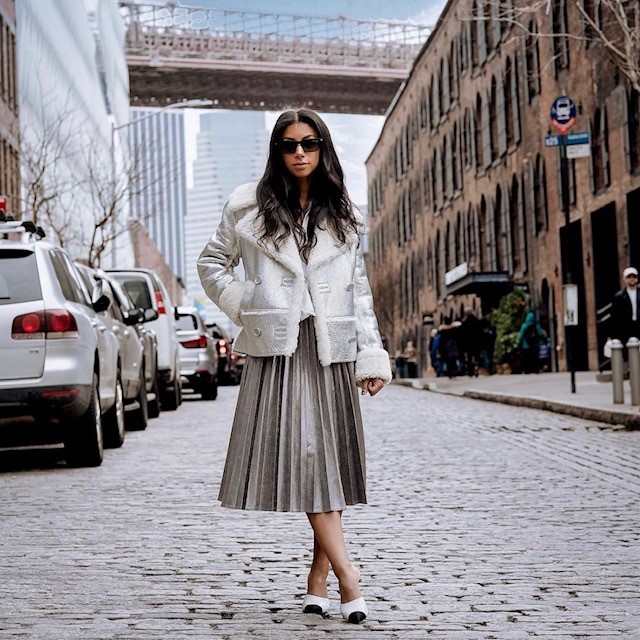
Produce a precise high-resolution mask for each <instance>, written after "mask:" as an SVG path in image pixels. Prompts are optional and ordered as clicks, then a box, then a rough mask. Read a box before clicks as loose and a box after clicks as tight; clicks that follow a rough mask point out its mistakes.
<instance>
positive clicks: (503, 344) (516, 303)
mask: <svg viewBox="0 0 640 640" xmlns="http://www.w3.org/2000/svg"><path fill="white" fill-rule="evenodd" d="M529 311H531V299H530V296H529V295H528V294H527V293H526V292H525V291H524V289H522V288H519V287H518V288H516V289H514V290H513V291H512V292H511V293H508V294H507V295H506V296H504V297H503V298H502V299H501V300H500V304H499V305H498V308H497V309H493V310H492V311H491V313H490V315H489V319H490V322H491V324H492V325H493V326H494V327H495V329H496V346H495V352H494V358H495V361H496V362H510V361H511V360H512V359H513V357H514V356H515V355H516V352H517V349H518V337H519V334H520V326H521V325H522V323H523V322H524V319H525V317H526V315H527V313H528V312H529Z"/></svg>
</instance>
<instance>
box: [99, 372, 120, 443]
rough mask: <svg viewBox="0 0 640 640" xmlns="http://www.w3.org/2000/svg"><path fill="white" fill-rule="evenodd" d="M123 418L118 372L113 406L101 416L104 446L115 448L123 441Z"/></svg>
mask: <svg viewBox="0 0 640 640" xmlns="http://www.w3.org/2000/svg"><path fill="white" fill-rule="evenodd" d="M124 422H125V418H124V392H123V391H122V378H121V377H120V373H118V377H117V379H116V401H115V402H114V403H113V407H111V409H109V411H107V412H106V413H105V414H104V417H103V418H102V429H103V432H104V446H105V447H109V448H111V449H117V448H118V447H121V446H122V445H123V443H124V434H125V425H124Z"/></svg>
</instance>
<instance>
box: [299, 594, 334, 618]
mask: <svg viewBox="0 0 640 640" xmlns="http://www.w3.org/2000/svg"><path fill="white" fill-rule="evenodd" d="M328 611H329V598H321V597H320V596H314V595H313V594H311V593H307V594H306V595H305V597H304V599H303V600H302V613H317V614H318V615H320V616H323V615H325V614H326V613H327V612H328Z"/></svg>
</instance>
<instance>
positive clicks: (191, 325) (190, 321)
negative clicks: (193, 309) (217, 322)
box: [177, 316, 198, 331]
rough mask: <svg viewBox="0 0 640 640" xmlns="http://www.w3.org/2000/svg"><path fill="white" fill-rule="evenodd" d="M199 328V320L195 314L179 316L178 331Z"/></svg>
mask: <svg viewBox="0 0 640 640" xmlns="http://www.w3.org/2000/svg"><path fill="white" fill-rule="evenodd" d="M197 328H198V322H197V321H196V319H195V318H194V317H193V316H178V326H177V330H178V331H193V330H194V329H197Z"/></svg>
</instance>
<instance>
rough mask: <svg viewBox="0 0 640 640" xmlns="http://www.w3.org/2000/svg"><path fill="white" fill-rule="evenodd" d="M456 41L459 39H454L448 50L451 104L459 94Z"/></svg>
mask: <svg viewBox="0 0 640 640" xmlns="http://www.w3.org/2000/svg"><path fill="white" fill-rule="evenodd" d="M458 41H459V38H454V39H453V40H452V41H451V47H450V48H449V91H450V92H451V102H455V101H456V100H457V98H458V94H459V87H458V73H459V66H458V65H459V62H458Z"/></svg>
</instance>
